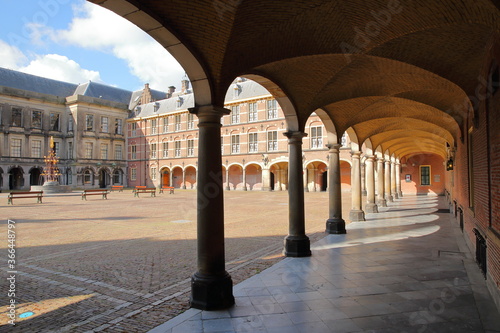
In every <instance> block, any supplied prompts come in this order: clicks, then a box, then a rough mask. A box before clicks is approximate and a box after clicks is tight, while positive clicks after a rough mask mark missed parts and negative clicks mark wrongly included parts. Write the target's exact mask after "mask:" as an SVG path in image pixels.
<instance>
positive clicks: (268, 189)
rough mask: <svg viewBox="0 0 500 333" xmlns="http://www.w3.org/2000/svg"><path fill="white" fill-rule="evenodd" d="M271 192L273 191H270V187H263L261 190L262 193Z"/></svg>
mask: <svg viewBox="0 0 500 333" xmlns="http://www.w3.org/2000/svg"><path fill="white" fill-rule="evenodd" d="M272 190H273V189H272V188H270V187H263V188H262V191H269V192H271V191H272Z"/></svg>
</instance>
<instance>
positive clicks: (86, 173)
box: [83, 169, 92, 184]
mask: <svg viewBox="0 0 500 333" xmlns="http://www.w3.org/2000/svg"><path fill="white" fill-rule="evenodd" d="M91 181H92V172H91V171H90V170H89V169H87V170H85V171H84V172H83V182H84V183H85V184H90V183H91Z"/></svg>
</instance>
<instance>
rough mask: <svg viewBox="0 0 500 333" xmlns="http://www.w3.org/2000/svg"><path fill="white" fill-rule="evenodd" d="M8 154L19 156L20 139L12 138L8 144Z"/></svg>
mask: <svg viewBox="0 0 500 333" xmlns="http://www.w3.org/2000/svg"><path fill="white" fill-rule="evenodd" d="M10 156H12V157H21V139H12V141H11V144H10Z"/></svg>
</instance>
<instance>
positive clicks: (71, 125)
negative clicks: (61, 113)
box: [68, 114, 75, 132]
mask: <svg viewBox="0 0 500 333" xmlns="http://www.w3.org/2000/svg"><path fill="white" fill-rule="evenodd" d="M74 126H75V124H74V123H73V115H72V114H69V116H68V132H73V128H74Z"/></svg>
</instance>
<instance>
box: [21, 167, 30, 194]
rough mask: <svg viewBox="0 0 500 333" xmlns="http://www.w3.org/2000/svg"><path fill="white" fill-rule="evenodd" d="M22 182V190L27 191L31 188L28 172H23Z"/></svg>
mask: <svg viewBox="0 0 500 333" xmlns="http://www.w3.org/2000/svg"><path fill="white" fill-rule="evenodd" d="M23 171H24V170H23ZM23 181H24V184H23V187H22V188H23V190H29V189H30V188H31V185H30V173H29V172H26V171H24V173H23Z"/></svg>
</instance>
